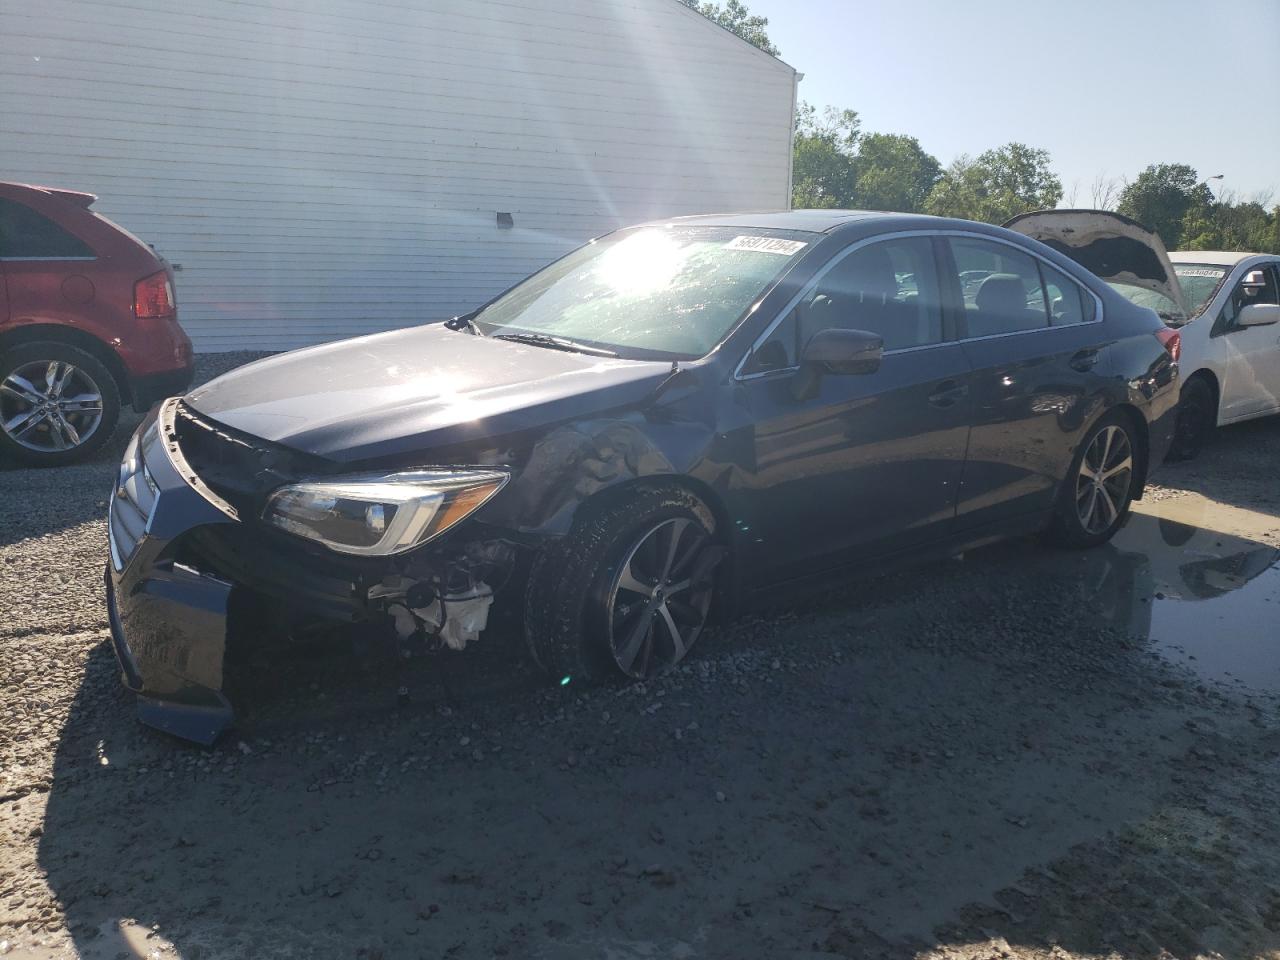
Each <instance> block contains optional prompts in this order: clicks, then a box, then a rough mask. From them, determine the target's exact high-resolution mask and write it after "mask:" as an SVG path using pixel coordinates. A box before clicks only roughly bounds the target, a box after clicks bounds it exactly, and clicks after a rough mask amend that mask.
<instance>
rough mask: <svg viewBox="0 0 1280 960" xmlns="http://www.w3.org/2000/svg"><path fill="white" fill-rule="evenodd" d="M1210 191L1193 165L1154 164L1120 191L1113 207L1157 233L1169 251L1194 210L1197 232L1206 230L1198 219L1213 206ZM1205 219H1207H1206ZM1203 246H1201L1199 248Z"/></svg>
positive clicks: (1194, 224)
mask: <svg viewBox="0 0 1280 960" xmlns="http://www.w3.org/2000/svg"><path fill="white" fill-rule="evenodd" d="M1213 202H1214V201H1213V192H1212V191H1211V190H1210V189H1209V187H1208V185H1206V184H1205V183H1202V182H1201V180H1200V175H1199V174H1197V173H1196V171H1195V168H1194V167H1190V166H1187V164H1185V163H1158V164H1157V163H1153V164H1151V165H1150V166H1148V167H1147V168H1146V169H1145V170H1143V171H1142V172H1141V173H1140V174H1138V178H1137V179H1136V180H1134V181H1133V183H1131V184H1129V185H1128V186H1127V187H1125V188H1124V190H1122V191H1121V192H1120V202H1119V203H1118V204H1117V205H1116V210H1118V211H1119V212H1120V213H1123V214H1124V215H1125V216H1127V217H1133V219H1135V220H1137V221H1138V222H1139V223H1142V224H1144V225H1145V226H1147V227H1150V228H1151V229H1152V230H1154V231H1155V232H1156V233H1158V234H1160V239H1161V240H1163V241H1164V245H1165V246H1166V247H1167V248H1168V249H1170V250H1176V249H1178V247H1179V246H1180V245H1181V243H1182V231H1183V221H1184V220H1185V219H1186V218H1187V215H1188V213H1193V211H1195V212H1194V214H1193V219H1194V220H1195V222H1193V224H1192V228H1193V229H1194V230H1196V231H1197V235H1203V234H1204V233H1205V229H1204V226H1203V223H1202V222H1201V220H1200V219H1196V218H1200V217H1202V216H1203V215H1204V214H1205V213H1207V212H1209V211H1208V209H1207V208H1210V207H1212V206H1213ZM1205 222H1207V221H1205ZM1201 249H1203V248H1201Z"/></svg>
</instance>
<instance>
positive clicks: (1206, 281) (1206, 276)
mask: <svg viewBox="0 0 1280 960" xmlns="http://www.w3.org/2000/svg"><path fill="white" fill-rule="evenodd" d="M1228 269H1230V268H1228V267H1218V266H1214V265H1213V264H1208V263H1175V264H1174V265H1173V272H1174V274H1175V275H1176V276H1177V278H1178V285H1179V286H1180V287H1182V296H1183V299H1184V300H1186V301H1187V307H1188V308H1189V309H1190V310H1191V316H1190V317H1187V316H1184V315H1183V313H1182V310H1181V309H1180V308H1179V307H1178V305H1177V304H1176V303H1174V302H1173V301H1172V300H1170V299H1169V298H1168V297H1166V296H1165V295H1164V294H1162V293H1156V292H1155V291H1154V290H1145V289H1143V288H1142V287H1133V286H1130V285H1129V284H1127V283H1108V286H1109V287H1111V289H1112V290H1115V291H1116V292H1117V293H1119V294H1121V295H1122V296H1124V297H1127V298H1128V299H1129V300H1131V301H1133V302H1134V303H1136V304H1137V305H1138V306H1140V307H1148V308H1150V309H1152V310H1154V311H1155V312H1156V313H1158V314H1160V319H1162V320H1164V322H1165V323H1168V324H1171V325H1172V326H1175V327H1176V326H1180V325H1181V324H1184V323H1186V322H1187V321H1188V320H1190V319H1191V318H1192V317H1197V316H1199V315H1200V311H1202V310H1203V309H1204V308H1205V304H1207V303H1208V302H1209V301H1210V300H1211V299H1212V298H1213V295H1214V293H1216V292H1217V289H1218V286H1219V285H1220V284H1221V283H1222V278H1223V277H1225V276H1226V275H1227V271H1228Z"/></svg>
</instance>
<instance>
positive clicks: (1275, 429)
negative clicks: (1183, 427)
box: [1153, 415, 1280, 517]
mask: <svg viewBox="0 0 1280 960" xmlns="http://www.w3.org/2000/svg"><path fill="white" fill-rule="evenodd" d="M1264 447H1271V448H1274V449H1280V415H1277V416H1273V417H1263V418H1261V419H1258V420H1249V421H1246V422H1245V423H1238V424H1232V425H1230V426H1226V427H1220V428H1219V429H1218V430H1217V431H1215V433H1214V437H1213V439H1212V440H1211V441H1210V442H1209V443H1208V444H1206V445H1205V447H1204V448H1203V449H1202V450H1201V451H1200V453H1199V454H1198V455H1197V456H1196V457H1195V458H1194V459H1192V460H1188V461H1181V462H1166V463H1165V464H1163V466H1162V467H1161V469H1160V470H1159V472H1158V473H1157V474H1156V475H1155V476H1154V477H1153V481H1154V482H1155V483H1156V484H1158V485H1159V486H1161V487H1167V488H1169V489H1172V490H1182V491H1186V492H1189V493H1198V494H1201V495H1203V496H1206V497H1209V498H1211V499H1213V500H1215V501H1217V502H1219V503H1223V504H1227V505H1229V506H1236V507H1243V508H1246V509H1252V510H1257V511H1260V512H1264V513H1267V514H1270V515H1271V516H1274V517H1280V486H1277V484H1276V482H1275V474H1274V472H1272V471H1271V470H1269V469H1268V467H1267V464H1269V463H1270V462H1272V460H1271V458H1268V457H1265V456H1260V455H1259V450H1260V448H1264ZM1224 478H1226V479H1224Z"/></svg>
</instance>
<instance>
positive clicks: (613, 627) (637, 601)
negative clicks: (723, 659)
mask: <svg viewBox="0 0 1280 960" xmlns="http://www.w3.org/2000/svg"><path fill="white" fill-rule="evenodd" d="M717 559H718V556H717V549H716V548H715V547H714V545H713V542H712V539H711V536H710V535H709V534H708V533H707V532H706V530H704V529H703V528H702V526H701V524H699V523H696V522H695V521H693V520H689V519H686V518H684V517H676V518H674V519H671V520H664V521H662V522H661V523H659V524H657V525H656V526H654V527H652V528H650V529H649V530H648V532H646V533H645V534H644V535H643V536H641V537H640V539H639V540H637V541H636V543H635V545H634V546H633V547H632V548H631V550H630V552H629V553H627V554H626V556H625V558H624V560H623V563H622V566H621V567H620V569H619V571H618V574H617V575H616V576H615V577H614V580H613V583H612V585H611V587H610V591H609V608H608V614H609V619H608V622H609V649H610V651H611V652H612V654H613V659H614V662H615V663H616V664H617V665H618V669H620V670H621V671H622V672H623V673H625V674H627V675H628V676H632V677H639V678H645V677H653V676H657V675H658V674H660V673H662V672H664V671H665V670H668V669H670V668H671V667H672V666H674V665H675V664H677V663H679V662H680V661H681V660H682V659H683V658H684V656H685V654H686V653H688V652H689V648H690V647H691V646H693V643H694V641H695V640H697V639H698V635H699V634H700V633H701V632H702V628H703V627H704V626H705V625H706V622H707V613H708V611H709V610H710V607H711V593H712V585H713V578H712V571H713V569H714V567H715V561H716V560H717Z"/></svg>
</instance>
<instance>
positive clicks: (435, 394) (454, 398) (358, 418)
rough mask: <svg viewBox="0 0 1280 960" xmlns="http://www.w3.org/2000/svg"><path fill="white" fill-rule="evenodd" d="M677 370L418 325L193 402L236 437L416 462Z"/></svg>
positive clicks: (233, 383)
mask: <svg viewBox="0 0 1280 960" xmlns="http://www.w3.org/2000/svg"><path fill="white" fill-rule="evenodd" d="M670 372H671V364H670V363H661V362H653V361H633V360H615V359H612V358H601V357H593V356H588V355H586V354H580V353H569V352H565V351H560V350H551V349H545V348H542V347H533V346H526V345H522V344H517V343H511V342H509V341H499V340H494V339H491V338H488V337H477V336H472V335H471V334H469V333H466V332H460V331H454V330H450V329H448V328H447V327H445V326H443V325H439V324H436V325H430V326H423V327H413V328H410V329H408V330H397V331H394V332H391V333H384V334H375V335H373V336H368V337H360V338H357V339H355V340H344V341H341V342H338V343H332V344H326V345H324V346H319V347H311V348H308V349H305V350H298V351H295V352H293V353H285V354H281V355H279V356H275V357H269V358H267V359H265V360H260V361H258V362H257V363H251V364H249V365H247V366H244V367H240V368H239V369H237V370H233V371H232V372H231V373H228V374H225V375H223V376H221V377H219V378H217V379H216V380H212V381H210V382H209V383H207V384H205V385H204V386H201V387H199V388H197V389H195V390H193V391H192V392H191V393H189V394H188V395H187V397H186V398H185V399H186V402H187V403H188V404H189V405H190V406H191V407H193V408H194V409H195V410H196V411H197V412H199V413H201V414H203V415H204V416H206V417H208V418H210V419H211V420H215V421H217V422H218V423H221V424H223V425H225V426H227V427H230V428H232V429H233V430H238V431H241V432H243V433H247V434H251V435H253V436H256V437H261V438H262V439H264V440H268V441H271V442H273V443H279V444H281V445H283V446H286V447H289V448H291V449H294V450H299V451H302V452H304V453H310V454H314V455H316V456H320V457H325V458H327V459H331V460H337V461H357V460H368V459H374V458H381V457H394V456H403V455H412V454H415V453H421V452H424V451H426V450H428V449H430V448H432V447H442V446H451V445H453V444H456V443H465V442H470V441H475V440H480V439H484V438H487V437H496V436H501V435H505V434H510V433H513V432H518V431H521V430H527V429H532V428H539V427H546V426H549V425H551V424H553V423H555V422H558V421H563V420H569V419H574V418H577V417H582V416H591V415H593V414H597V413H600V412H603V411H605V410H609V409H613V408H617V407H620V406H625V405H628V404H634V403H638V402H639V401H641V400H643V399H644V398H645V397H646V396H647V395H649V394H650V393H651V392H652V391H653V390H654V389H655V388H656V387H657V386H658V385H659V384H660V383H662V381H663V380H664V379H666V377H667V376H669V375H670Z"/></svg>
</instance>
